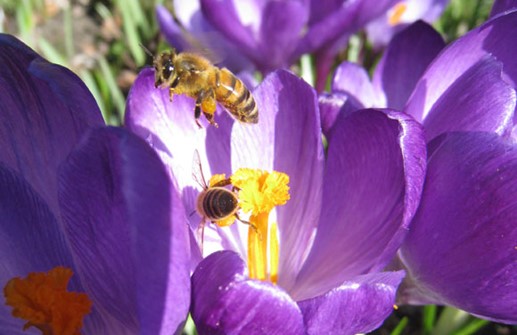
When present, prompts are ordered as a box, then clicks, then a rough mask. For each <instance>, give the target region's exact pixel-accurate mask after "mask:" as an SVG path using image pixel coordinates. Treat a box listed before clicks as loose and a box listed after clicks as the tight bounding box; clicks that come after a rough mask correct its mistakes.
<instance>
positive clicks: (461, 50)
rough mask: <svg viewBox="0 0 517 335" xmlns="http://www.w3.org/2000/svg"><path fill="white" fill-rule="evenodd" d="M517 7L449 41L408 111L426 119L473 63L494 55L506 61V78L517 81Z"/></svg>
mask: <svg viewBox="0 0 517 335" xmlns="http://www.w3.org/2000/svg"><path fill="white" fill-rule="evenodd" d="M516 35H517V11H515V10H514V11H511V12H509V13H507V14H505V15H500V16H497V17H495V18H493V19H492V20H489V21H487V22H486V23H485V24H483V25H481V26H480V27H478V28H476V29H474V30H472V31H470V32H469V33H467V34H466V35H464V36H462V37H461V38H459V39H458V40H457V41H455V42H454V43H452V44H451V45H449V46H448V47H447V48H445V49H444V50H443V52H442V53H441V54H440V55H439V56H438V57H437V58H436V59H435V60H434V61H433V63H432V64H431V65H430V66H429V67H428V68H427V70H426V72H425V73H424V74H423V76H422V78H421V79H420V81H419V83H418V84H417V87H416V88H415V90H414V92H413V93H412V95H411V97H410V98H409V102H408V105H407V112H408V113H410V114H411V115H413V116H414V117H415V118H416V119H417V120H419V121H420V120H423V119H424V118H425V117H426V116H427V114H428V113H429V111H430V110H431V108H432V106H433V105H434V104H435V103H436V101H437V100H438V99H439V98H440V97H441V96H442V95H443V93H444V92H445V91H446V90H447V89H448V88H449V87H450V86H451V85H452V84H453V83H454V82H455V81H456V80H457V79H458V77H460V76H461V75H463V74H464V73H465V72H466V71H467V70H468V69H469V68H470V67H472V66H473V65H475V64H476V63H478V62H479V61H480V60H482V59H485V58H486V57H487V55H490V56H493V57H494V58H495V59H496V60H497V61H499V62H501V63H502V64H503V79H505V80H507V81H508V82H509V83H510V84H511V85H512V86H513V87H516V85H517V62H515V61H514V60H515V53H516V49H515V47H516V44H515V43H514V42H515V36H516Z"/></svg>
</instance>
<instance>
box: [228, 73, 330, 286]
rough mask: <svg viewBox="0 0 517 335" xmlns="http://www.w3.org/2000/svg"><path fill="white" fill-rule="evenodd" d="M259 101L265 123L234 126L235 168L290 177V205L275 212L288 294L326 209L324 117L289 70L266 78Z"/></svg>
mask: <svg viewBox="0 0 517 335" xmlns="http://www.w3.org/2000/svg"><path fill="white" fill-rule="evenodd" d="M254 95H255V98H256V100H257V105H258V108H259V111H260V121H259V124H258V125H256V126H249V125H240V124H236V125H235V126H234V128H233V132H232V141H231V143H232V166H233V170H236V169H237V168H240V167H251V168H261V169H265V170H272V169H273V170H276V171H280V172H284V173H287V175H289V187H290V194H291V199H290V200H289V201H288V202H287V204H285V205H284V206H280V207H277V209H276V213H277V217H276V218H277V223H278V227H279V231H280V246H281V252H280V263H279V276H280V277H279V285H280V286H282V287H284V288H286V289H287V287H289V286H290V285H291V283H292V281H293V280H294V276H295V274H296V272H297V271H298V269H299V268H300V266H301V262H302V261H303V257H304V255H305V253H306V252H305V251H306V250H307V247H308V245H309V244H310V239H311V236H312V235H313V232H314V229H315V226H316V224H317V222H316V221H317V220H316V218H317V217H318V215H319V211H320V208H321V188H322V179H323V162H324V154H323V146H322V143H321V128H320V120H319V118H320V116H319V115H318V105H317V99H316V94H315V92H314V90H313V89H312V88H311V87H310V86H309V85H308V84H307V83H306V82H304V81H303V80H302V79H300V78H298V77H296V76H294V75H293V74H291V73H289V72H287V71H285V70H279V71H276V72H273V73H272V74H270V75H269V76H267V77H266V78H265V79H264V81H263V82H262V84H261V85H260V86H259V87H258V88H257V89H256V90H255V91H254ZM251 153H253V154H251ZM302 166H303V169H302V168H300V167H302Z"/></svg>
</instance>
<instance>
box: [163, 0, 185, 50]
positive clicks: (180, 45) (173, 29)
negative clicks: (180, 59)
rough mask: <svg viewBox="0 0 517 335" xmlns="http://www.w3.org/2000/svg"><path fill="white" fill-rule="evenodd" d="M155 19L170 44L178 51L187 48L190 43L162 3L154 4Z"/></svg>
mask: <svg viewBox="0 0 517 335" xmlns="http://www.w3.org/2000/svg"><path fill="white" fill-rule="evenodd" d="M156 20H157V21H158V25H159V26H160V31H161V32H162V33H163V35H164V36H165V39H166V40H167V42H169V44H170V45H172V46H173V47H174V48H176V49H177V50H180V51H183V50H188V48H189V45H190V44H189V42H188V41H187V40H186V39H185V37H184V35H183V32H182V30H181V27H179V26H178V25H177V24H176V22H175V21H174V18H173V17H172V15H171V13H170V12H169V10H168V9H167V8H165V7H164V6H162V5H157V6H156Z"/></svg>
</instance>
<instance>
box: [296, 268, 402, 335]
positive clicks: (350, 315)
mask: <svg viewBox="0 0 517 335" xmlns="http://www.w3.org/2000/svg"><path fill="white" fill-rule="evenodd" d="M403 277H404V271H398V272H382V273H375V274H367V275H363V276H358V277H356V278H354V279H353V280H349V281H346V282H344V283H343V284H342V285H340V286H339V287H336V288H334V289H332V290H331V291H329V292H327V293H325V294H324V295H321V296H318V297H316V298H313V299H309V300H304V301H300V302H298V305H299V306H300V309H301V310H302V313H303V317H304V322H305V326H306V329H307V334H309V335H313V334H314V335H316V334H329V335H331V334H336V335H337V334H340V335H347V334H350V335H353V334H357V333H366V332H369V331H372V330H374V329H376V328H377V327H379V326H380V325H381V324H382V322H383V321H384V319H386V318H387V317H388V315H390V313H391V312H392V311H393V305H394V303H395V294H396V291H397V287H398V286H399V284H400V282H401V281H402V278H403Z"/></svg>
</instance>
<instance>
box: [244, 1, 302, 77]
mask: <svg viewBox="0 0 517 335" xmlns="http://www.w3.org/2000/svg"><path fill="white" fill-rule="evenodd" d="M262 16H263V17H262V22H261V26H260V42H259V45H258V48H257V51H260V52H261V55H262V58H263V59H267V62H268V64H267V68H262V69H261V70H262V71H264V70H266V71H271V70H274V69H277V68H282V67H288V66H289V65H290V64H289V62H290V60H291V59H290V58H291V54H292V53H293V52H294V49H295V48H296V46H297V43H298V39H299V36H300V34H301V31H302V29H303V27H304V26H305V25H306V24H307V20H308V16H309V13H308V8H307V6H306V4H304V3H303V2H300V1H285V2H284V1H269V2H267V4H266V6H265V8H264V11H263V13H262ZM234 29H235V28H234ZM263 61H264V60H262V62H263ZM293 61H294V60H293Z"/></svg>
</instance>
